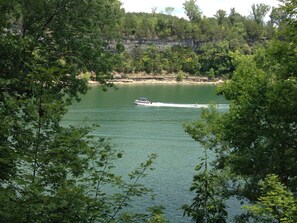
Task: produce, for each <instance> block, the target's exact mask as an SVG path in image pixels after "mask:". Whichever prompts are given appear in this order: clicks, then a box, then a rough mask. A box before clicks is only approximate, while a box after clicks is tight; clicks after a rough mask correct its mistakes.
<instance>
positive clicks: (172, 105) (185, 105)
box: [139, 102, 229, 108]
mask: <svg viewBox="0 0 297 223" xmlns="http://www.w3.org/2000/svg"><path fill="white" fill-rule="evenodd" d="M139 105H142V106H147V107H170V108H209V107H210V105H209V104H173V103H162V102H152V103H151V104H139ZM216 107H217V108H229V105H228V104H218V105H216Z"/></svg>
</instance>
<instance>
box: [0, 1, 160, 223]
mask: <svg viewBox="0 0 297 223" xmlns="http://www.w3.org/2000/svg"><path fill="white" fill-rule="evenodd" d="M0 12H1V17H0V30H1V33H0V72H1V73H0V89H1V90H0V119H1V125H0V222H28V223H29V222H46V223H48V222H118V221H119V219H120V218H121V219H122V221H124V220H125V219H128V218H130V219H131V218H133V215H132V214H131V213H130V214H129V215H128V214H126V215H122V214H123V213H124V212H123V211H121V213H122V214H121V215H120V214H119V211H120V210H122V209H123V208H124V207H126V206H127V205H128V203H129V201H130V199H131V198H132V197H133V196H141V195H142V194H146V193H148V192H149V191H150V190H149V189H147V188H146V187H145V186H144V185H141V184H138V183H137V182H138V179H139V178H142V177H144V176H145V174H146V172H147V170H148V169H150V168H151V165H152V162H153V160H154V159H155V155H152V156H151V157H149V158H148V160H147V161H145V162H143V163H142V164H140V166H139V167H137V168H136V169H135V171H133V172H132V173H130V175H129V177H130V181H124V179H123V178H122V177H121V176H117V175H115V174H114V173H113V166H114V164H113V163H114V162H116V160H118V159H120V158H121V156H122V154H121V153H120V152H117V151H116V150H114V149H113V148H112V147H111V146H110V144H109V142H108V141H107V140H106V139H101V138H100V139H97V138H92V137H91V136H90V134H89V132H90V131H91V129H90V128H89V127H65V126H62V125H61V120H62V118H63V115H64V114H65V113H66V111H67V110H66V106H67V105H69V104H70V102H71V100H73V99H78V95H79V94H83V93H85V92H86V91H87V89H88V86H87V83H86V81H85V80H84V79H81V78H79V77H80V75H81V74H82V73H83V72H85V71H92V72H93V73H94V74H95V75H96V76H95V78H96V80H99V81H100V82H101V83H103V84H104V83H105V80H106V79H108V78H110V73H111V71H112V65H113V63H114V62H113V60H114V56H113V55H112V54H111V53H109V52H107V51H105V47H104V46H105V41H106V39H108V38H111V37H112V36H114V35H115V33H117V29H115V28H116V27H117V24H118V21H119V18H120V16H121V13H122V10H121V9H120V2H119V1H117V0H109V1H106V0H91V1H80V0H74V1H68V0H53V1H47V0H40V1H19V0H15V1H11V0H1V2H0ZM112 188H113V190H111V189H112ZM151 212H152V213H153V214H154V215H157V216H161V214H160V212H158V213H157V214H155V213H156V212H155V211H151ZM148 213H149V212H148ZM148 218H150V217H149V215H141V216H140V215H139V216H138V219H144V220H143V221H145V219H148ZM139 221H141V220H139Z"/></svg>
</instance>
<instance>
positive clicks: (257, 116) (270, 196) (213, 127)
mask: <svg viewBox="0 0 297 223" xmlns="http://www.w3.org/2000/svg"><path fill="white" fill-rule="evenodd" d="M283 2H284V3H285V5H284V6H283V7H281V10H283V12H286V13H287V17H286V19H285V20H282V22H281V23H279V24H281V27H280V28H279V29H278V32H277V34H276V38H275V39H273V40H272V41H269V42H267V43H265V44H263V45H262V46H261V47H257V48H255V51H254V52H253V55H242V54H241V53H239V52H235V53H230V54H229V56H230V57H231V61H232V64H233V66H234V72H233V74H232V78H231V80H229V81H226V82H225V83H224V84H223V85H221V86H220V87H219V88H218V93H219V94H222V95H224V96H225V97H226V98H227V99H228V100H230V110H229V111H228V112H226V113H218V112H214V111H213V110H212V109H210V110H208V111H205V114H203V115H202V116H201V120H199V121H197V122H195V123H194V124H192V127H191V128H190V130H191V131H190V134H191V135H192V136H193V138H194V139H195V140H196V141H198V142H199V143H201V144H202V145H203V146H204V147H206V148H212V149H213V150H214V152H215V154H216V158H215V160H214V162H213V164H214V165H213V168H215V169H216V170H220V171H223V172H225V173H227V174H228V176H229V181H228V186H227V189H228V193H226V194H224V196H226V198H227V197H230V196H236V197H237V198H238V199H242V201H245V202H250V203H252V204H253V203H254V202H256V205H254V206H251V207H249V208H247V209H248V210H249V213H248V215H246V217H247V218H242V219H245V220H243V221H240V222H246V221H248V220H247V219H248V217H249V215H250V214H252V215H253V218H254V220H256V221H260V222H263V221H267V222H272V221H276V222H295V221H296V210H295V209H296V190H297V180H296V179H297V176H296V171H295V170H296V158H297V154H296V152H297V141H296V139H297V135H296V133H297V132H296V129H297V126H296V123H297V116H296V111H297V103H296V102H297V100H296V99H297V85H296V83H297V82H296V77H297V76H296V53H293V52H295V51H296V36H297V35H296V34H297V33H296V20H295V16H296V7H297V5H296V2H295V1H290V0H288V1H283ZM201 181H202V180H200V182H201ZM259 182H260V184H259ZM217 190H218V191H220V189H219V188H217ZM238 219H240V218H238Z"/></svg>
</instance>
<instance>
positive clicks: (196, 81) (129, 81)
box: [88, 77, 224, 85]
mask: <svg viewBox="0 0 297 223" xmlns="http://www.w3.org/2000/svg"><path fill="white" fill-rule="evenodd" d="M223 82H224V81H223V80H220V79H216V80H211V81H209V80H206V79H202V78H184V79H183V80H182V81H176V79H175V78H163V77H162V78H159V77H145V78H115V79H113V80H110V81H107V83H111V84H114V85H217V84H221V83H223ZM88 83H89V85H100V83H99V82H98V81H88Z"/></svg>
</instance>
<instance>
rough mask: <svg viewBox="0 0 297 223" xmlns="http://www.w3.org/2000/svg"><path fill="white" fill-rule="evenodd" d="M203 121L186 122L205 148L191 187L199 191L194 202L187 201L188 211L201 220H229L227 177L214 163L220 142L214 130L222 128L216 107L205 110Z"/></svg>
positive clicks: (194, 137)
mask: <svg viewBox="0 0 297 223" xmlns="http://www.w3.org/2000/svg"><path fill="white" fill-rule="evenodd" d="M201 116H202V118H203V121H202V120H201V121H198V122H193V123H188V124H186V125H185V130H186V132H187V133H188V134H189V135H191V137H192V138H193V139H194V140H195V141H197V142H199V143H200V144H201V145H202V146H203V149H204V155H203V157H202V158H201V163H199V164H198V165H197V166H196V168H195V170H196V171H197V172H198V173H197V174H196V175H195V176H194V178H193V182H192V187H191V188H190V190H191V191H194V192H195V194H196V195H195V198H194V199H193V203H192V204H191V205H184V206H183V209H184V211H185V214H187V215H188V216H190V217H192V218H193V220H195V222H197V223H216V222H222V223H224V222H226V218H227V215H228V213H227V211H226V204H225V201H226V196H225V188H227V185H226V179H225V177H224V175H223V174H222V172H217V170H215V169H214V168H213V167H211V166H210V164H211V163H210V161H209V155H208V154H209V153H210V152H214V150H215V149H216V146H217V141H216V138H213V137H212V134H216V133H217V132H218V126H216V125H215V124H214V123H217V121H218V120H219V119H220V116H218V114H217V112H216V111H215V109H214V107H211V108H210V111H209V112H208V111H207V110H202V114H201Z"/></svg>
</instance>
